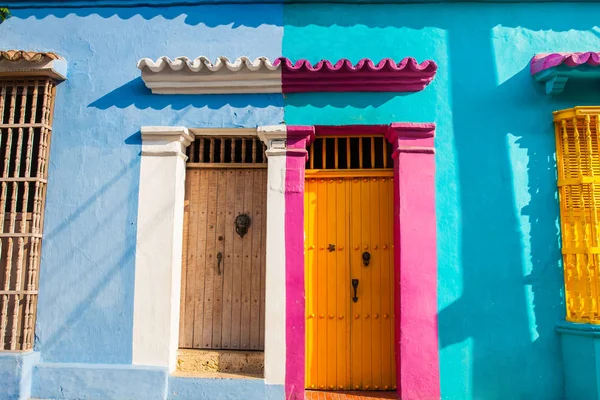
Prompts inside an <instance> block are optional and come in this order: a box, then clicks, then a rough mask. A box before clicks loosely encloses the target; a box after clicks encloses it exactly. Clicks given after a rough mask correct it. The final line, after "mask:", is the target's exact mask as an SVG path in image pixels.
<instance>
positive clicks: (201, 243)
mask: <svg viewBox="0 0 600 400" xmlns="http://www.w3.org/2000/svg"><path fill="white" fill-rule="evenodd" d="M198 187H199V189H198V195H199V196H198V201H197V203H196V204H197V206H196V207H197V210H198V211H197V212H198V234H197V242H196V267H195V274H194V275H195V276H194V279H193V282H194V285H193V286H192V288H193V295H194V316H193V319H194V337H193V347H194V348H196V349H200V348H202V347H203V343H202V341H203V340H202V339H203V337H202V334H203V329H204V327H203V323H204V320H203V317H202V316H203V314H204V283H205V282H204V281H205V276H206V271H205V269H206V231H207V221H208V213H207V202H208V171H207V170H200V171H199V185H198ZM189 283H190V279H188V284H189ZM194 286H195V287H194ZM188 290H189V289H188ZM188 304H189V303H188Z"/></svg>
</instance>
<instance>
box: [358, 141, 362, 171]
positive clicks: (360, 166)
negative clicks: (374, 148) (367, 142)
mask: <svg viewBox="0 0 600 400" xmlns="http://www.w3.org/2000/svg"><path fill="white" fill-rule="evenodd" d="M358 167H359V168H360V169H362V168H363V138H362V137H359V138H358Z"/></svg>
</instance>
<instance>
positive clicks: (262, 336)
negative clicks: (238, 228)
mask: <svg viewBox="0 0 600 400" xmlns="http://www.w3.org/2000/svg"><path fill="white" fill-rule="evenodd" d="M261 179H262V187H263V189H262V197H261V201H260V204H261V209H260V210H261V218H262V226H263V232H262V241H261V246H260V349H261V350H264V348H265V291H266V264H267V229H266V228H267V169H266V168H265V169H263V170H262V178H261Z"/></svg>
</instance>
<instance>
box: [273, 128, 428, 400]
mask: <svg viewBox="0 0 600 400" xmlns="http://www.w3.org/2000/svg"><path fill="white" fill-rule="evenodd" d="M337 133H340V134H343V135H349V134H351V135H367V134H369V135H372V134H383V135H385V137H386V138H387V140H388V141H389V142H390V143H391V144H392V146H393V159H394V255H395V258H394V265H395V276H394V279H395V282H396V290H395V308H396V310H395V314H396V332H395V338H394V341H395V352H396V374H397V376H396V379H397V392H398V395H399V396H400V398H401V399H402V400H433V399H439V398H440V372H439V356H438V327H437V252H436V216H435V148H434V137H435V124H432V123H392V124H390V125H351V126H314V127H313V126H289V125H288V126H287V148H288V151H287V154H286V179H285V204H286V206H285V252H286V255H285V259H286V265H285V268H286V348H287V355H286V378H285V392H286V399H288V400H290V399H293V400H304V382H305V377H304V368H305V351H306V350H305V318H306V317H305V298H304V168H305V161H306V158H307V157H308V153H307V151H306V146H307V145H308V144H310V143H311V142H312V140H313V139H314V137H315V135H324V134H337ZM400 305H402V307H401V306H400Z"/></svg>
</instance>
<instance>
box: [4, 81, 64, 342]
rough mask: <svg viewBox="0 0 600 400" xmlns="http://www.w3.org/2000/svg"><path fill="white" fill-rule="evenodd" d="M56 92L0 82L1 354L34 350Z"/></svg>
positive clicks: (47, 84) (42, 85) (49, 86)
mask: <svg viewBox="0 0 600 400" xmlns="http://www.w3.org/2000/svg"><path fill="white" fill-rule="evenodd" d="M54 90H55V89H54V82H53V81H52V80H48V79H43V78H40V79H39V80H34V79H31V80H0V350H29V349H32V348H33V337H34V335H33V329H34V326H35V314H36V306H37V293H38V291H37V289H38V288H37V284H38V270H39V264H40V252H41V244H42V243H41V242H42V231H43V219H44V218H43V216H44V204H45V197H46V179H47V177H48V171H47V165H48V152H49V148H50V147H49V146H50V136H51V132H52V112H53V107H54Z"/></svg>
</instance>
